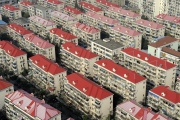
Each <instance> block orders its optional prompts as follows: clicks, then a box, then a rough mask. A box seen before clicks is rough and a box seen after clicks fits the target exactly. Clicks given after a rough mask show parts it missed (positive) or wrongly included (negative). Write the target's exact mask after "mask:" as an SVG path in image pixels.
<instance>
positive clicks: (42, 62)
mask: <svg viewBox="0 0 180 120" xmlns="http://www.w3.org/2000/svg"><path fill="white" fill-rule="evenodd" d="M29 68H30V74H31V75H32V79H31V81H32V82H33V83H35V84H36V85H37V86H38V87H40V88H42V89H46V90H48V91H50V92H51V93H53V94H56V95H59V93H60V92H62V90H63V85H64V83H63V79H64V77H65V76H66V75H67V73H66V70H65V69H63V68H62V67H60V66H59V65H58V64H57V63H54V62H52V61H51V60H49V59H47V58H46V57H45V56H43V55H40V54H37V55H35V56H32V57H30V58H29Z"/></svg>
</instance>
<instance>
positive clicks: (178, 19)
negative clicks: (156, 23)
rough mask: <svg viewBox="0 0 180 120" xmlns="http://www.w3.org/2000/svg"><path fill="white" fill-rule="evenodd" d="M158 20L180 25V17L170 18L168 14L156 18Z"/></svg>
mask: <svg viewBox="0 0 180 120" xmlns="http://www.w3.org/2000/svg"><path fill="white" fill-rule="evenodd" d="M156 18H158V19H161V20H164V21H169V22H172V23H176V24H179V23H180V17H176V16H170V15H168V14H159V15H157V16H156Z"/></svg>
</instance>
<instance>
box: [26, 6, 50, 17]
mask: <svg viewBox="0 0 180 120" xmlns="http://www.w3.org/2000/svg"><path fill="white" fill-rule="evenodd" d="M28 12H29V15H30V16H39V17H42V18H44V19H50V13H51V12H52V9H50V8H47V7H44V6H41V5H30V6H29V7H28Z"/></svg>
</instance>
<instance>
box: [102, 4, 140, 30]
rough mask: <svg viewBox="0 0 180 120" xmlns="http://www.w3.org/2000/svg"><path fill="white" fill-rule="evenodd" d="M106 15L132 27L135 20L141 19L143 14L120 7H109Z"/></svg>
mask: <svg viewBox="0 0 180 120" xmlns="http://www.w3.org/2000/svg"><path fill="white" fill-rule="evenodd" d="M105 16H107V17H110V18H113V19H116V20H118V21H119V22H120V24H121V25H123V26H127V27H131V26H132V25H133V22H135V21H137V20H140V19H141V15H139V14H137V13H135V12H132V11H130V10H125V9H122V8H118V7H109V8H108V9H107V10H106V11H105Z"/></svg>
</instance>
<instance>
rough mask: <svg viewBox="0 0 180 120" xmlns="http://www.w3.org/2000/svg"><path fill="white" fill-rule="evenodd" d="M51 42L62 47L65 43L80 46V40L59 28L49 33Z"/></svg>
mask: <svg viewBox="0 0 180 120" xmlns="http://www.w3.org/2000/svg"><path fill="white" fill-rule="evenodd" d="M49 37H50V42H51V43H53V44H56V45H58V46H61V45H62V44H64V43H65V42H73V43H76V44H78V38H77V37H76V36H74V35H73V34H71V33H68V32H65V31H63V30H61V29H58V28H53V29H51V30H50V31H49Z"/></svg>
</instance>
